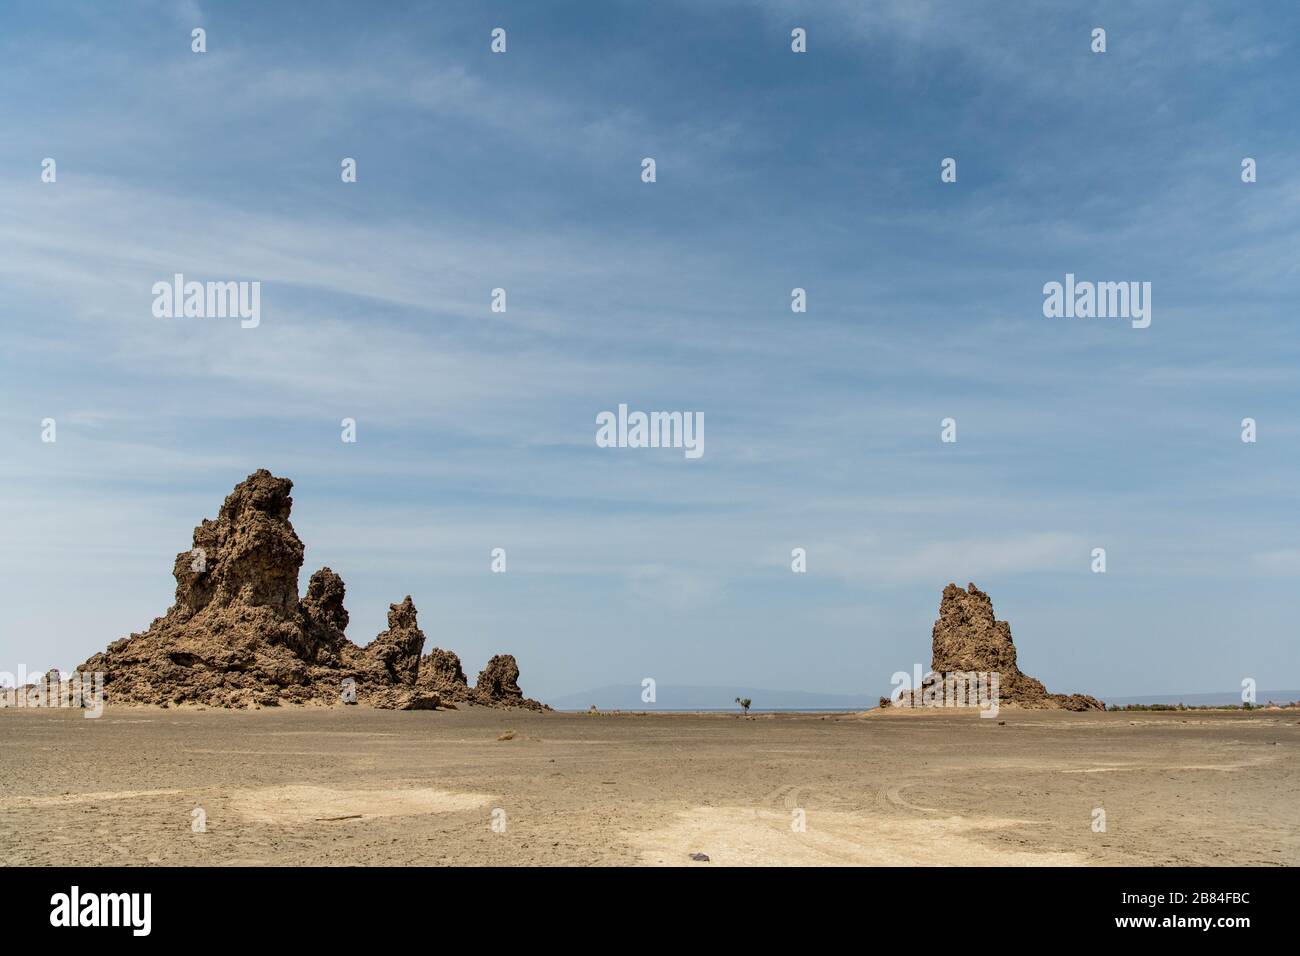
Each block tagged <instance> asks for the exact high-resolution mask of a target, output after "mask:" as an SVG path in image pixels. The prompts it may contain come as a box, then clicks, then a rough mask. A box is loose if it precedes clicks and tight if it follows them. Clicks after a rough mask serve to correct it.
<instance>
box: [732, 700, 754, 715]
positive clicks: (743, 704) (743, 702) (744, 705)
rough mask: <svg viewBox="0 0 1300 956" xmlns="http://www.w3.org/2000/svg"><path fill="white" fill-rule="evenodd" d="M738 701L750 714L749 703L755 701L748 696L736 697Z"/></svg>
mask: <svg viewBox="0 0 1300 956" xmlns="http://www.w3.org/2000/svg"><path fill="white" fill-rule="evenodd" d="M736 703H737V704H739V705H740V706H741V708H742V709H743V710H744V711H745V713H746V714H748V713H749V705H750V704H752V703H753V701H752V700H750V699H749V698H748V697H737V698H736Z"/></svg>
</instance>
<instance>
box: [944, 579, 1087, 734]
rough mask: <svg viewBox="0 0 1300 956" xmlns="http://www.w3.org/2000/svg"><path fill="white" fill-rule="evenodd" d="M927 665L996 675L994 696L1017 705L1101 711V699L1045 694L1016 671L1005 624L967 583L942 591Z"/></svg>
mask: <svg viewBox="0 0 1300 956" xmlns="http://www.w3.org/2000/svg"><path fill="white" fill-rule="evenodd" d="M930 669H931V670H932V671H934V672H935V673H936V674H948V673H952V672H955V671H962V672H964V671H975V672H981V673H994V672H995V673H997V674H998V675H999V684H1000V687H999V697H1000V698H1001V699H1002V700H1003V701H1009V702H1011V703H1015V704H1018V705H1020V706H1022V707H1031V708H1052V709H1063V710H1104V709H1105V707H1104V705H1103V704H1102V703H1101V701H1099V700H1097V699H1096V698H1095V697H1089V696H1088V695H1086V694H1049V693H1048V692H1047V688H1046V687H1044V686H1043V684H1042V682H1041V681H1038V680H1035V679H1034V678H1032V677H1030V676H1029V675H1028V674H1024V673H1022V672H1021V670H1020V668H1019V667H1018V666H1017V664H1016V646H1015V644H1013V643H1012V642H1011V625H1010V624H1008V623H1007V622H1006V621H999V620H997V619H996V618H995V617H994V614H993V601H992V600H991V599H990V598H989V596H988V595H987V594H985V593H984V592H983V591H981V590H980V589H979V588H977V587H976V586H975V585H974V584H970V585H968V586H967V587H966V589H965V590H962V589H961V588H960V587H958V586H957V585H956V584H949V585H948V586H947V587H945V588H944V589H943V597H942V598H941V599H940V602H939V619H938V620H937V621H935V622H934V630H933V631H932V632H931V662H930Z"/></svg>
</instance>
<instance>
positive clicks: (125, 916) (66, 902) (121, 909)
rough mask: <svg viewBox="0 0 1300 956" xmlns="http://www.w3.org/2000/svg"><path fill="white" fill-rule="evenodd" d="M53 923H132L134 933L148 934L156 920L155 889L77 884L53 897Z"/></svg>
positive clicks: (65, 924) (51, 918)
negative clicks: (90, 888) (97, 889)
mask: <svg viewBox="0 0 1300 956" xmlns="http://www.w3.org/2000/svg"><path fill="white" fill-rule="evenodd" d="M50 906H51V907H53V908H52V909H51V910H50V925H51V926H129V927H131V935H133V936H148V935H149V931H150V929H151V928H152V924H153V894H151V893H86V894H84V895H83V894H82V892H81V889H80V887H76V886H74V887H73V888H72V891H71V892H69V893H55V894H54V895H53V896H51V897H50Z"/></svg>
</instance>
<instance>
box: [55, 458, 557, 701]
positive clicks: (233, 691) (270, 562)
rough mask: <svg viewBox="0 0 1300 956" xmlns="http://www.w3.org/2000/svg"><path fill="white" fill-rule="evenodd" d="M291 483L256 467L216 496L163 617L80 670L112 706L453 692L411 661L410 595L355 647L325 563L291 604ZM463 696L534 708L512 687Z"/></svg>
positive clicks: (297, 545) (296, 559) (298, 563)
mask: <svg viewBox="0 0 1300 956" xmlns="http://www.w3.org/2000/svg"><path fill="white" fill-rule="evenodd" d="M292 489H293V482H292V481H290V480H289V479H288V478H277V477H276V476H274V475H272V474H271V473H270V472H269V471H266V470H265V469H259V470H258V471H255V472H253V474H251V475H249V476H248V477H247V478H246V479H245V480H243V481H241V482H240V483H239V484H238V485H236V486H235V488H234V490H233V491H232V492H231V493H230V494H229V495H227V496H226V500H225V501H224V502H223V503H222V505H221V510H220V511H219V512H218V514H217V518H216V519H215V520H209V519H204V520H203V522H202V523H201V524H200V525H199V526H198V527H197V528H195V529H194V539H193V540H194V544H193V547H192V548H191V549H190V550H188V551H183V552H181V553H180V554H178V555H177V556H176V561H175V564H174V566H173V571H172V573H173V575H174V576H175V578H176V601H175V603H174V604H173V605H172V607H171V608H170V609H169V610H168V611H167V613H166V615H164V616H163V617H160V618H156V619H155V620H154V622H153V623H152V624H151V625H150V626H149V628H148V629H147V630H145V631H143V632H141V633H138V634H132V635H131V636H130V637H125V638H122V639H121V640H119V641H114V642H113V643H112V644H110V645H109V646H108V648H107V649H106V650H105V651H103V652H101V653H99V654H96V655H94V656H93V657H91V658H90V659H89V660H88V661H86V663H85V664H83V665H82V666H81V667H80V668H79V670H82V671H91V672H93V671H102V672H103V673H104V686H105V696H106V698H107V700H108V701H109V702H110V703H142V704H167V705H172V704H184V703H201V704H207V705H209V706H218V707H241V706H274V705H277V704H280V703H319V704H340V703H344V702H347V698H348V697H349V696H350V695H349V694H348V692H347V688H349V687H351V688H355V698H356V700H357V701H358V702H360V703H363V704H369V705H371V706H375V707H384V708H396V709H429V708H432V707H436V706H438V705H439V704H440V703H443V704H450V703H452V702H453V701H454V700H455V699H456V698H455V694H452V695H450V696H449V697H448V698H447V699H445V700H444V699H443V698H442V697H441V696H440V694H439V691H438V688H437V687H436V686H432V684H431V683H430V682H428V681H426V682H421V681H420V676H421V668H422V666H428V667H429V668H430V669H431V670H432V671H433V672H434V674H435V676H436V674H437V673H439V671H438V669H437V666H435V664H433V663H428V664H427V665H426V664H425V663H424V662H423V661H422V659H421V657H420V655H421V653H422V651H423V649H424V632H423V631H421V630H420V628H419V625H418V623H417V621H416V614H417V612H416V608H415V604H414V602H413V601H412V600H411V598H410V596H409V595H408V596H407V597H406V599H405V600H403V601H401V602H400V603H397V604H393V605H392V606H391V607H390V609H389V612H388V629H387V630H385V631H383V632H382V633H381V634H379V636H378V637H376V638H375V640H374V641H373V642H371V643H370V644H369V645H368V646H366V647H364V648H361V647H358V646H357V645H355V644H353V643H352V642H351V641H349V640H348V638H347V637H346V635H345V633H344V632H345V631H346V629H347V626H348V612H347V609H346V608H345V607H344V606H343V598H344V594H345V588H344V585H343V579H342V578H341V577H339V575H338V574H336V573H335V572H334V571H332V570H331V569H329V568H321V569H320V570H319V571H316V572H315V573H314V574H312V576H311V578H310V580H309V582H308V585H307V594H306V596H305V597H303V598H302V599H301V600H299V597H298V575H299V572H300V571H301V570H302V563H303V544H302V541H301V540H300V539H299V538H298V535H297V533H296V532H295V531H294V529H293V525H292V524H291V523H290V522H289V513H290V511H291V510H292V508H293V498H292V497H291V496H290V491H291V490H292ZM438 653H439V654H450V652H445V651H440V652H438ZM451 657H452V658H453V659H455V661H456V671H459V668H460V662H459V659H458V658H455V655H454V654H452V655H451ZM510 660H511V662H512V663H513V658H511V659H510ZM425 661H427V659H425ZM516 673H517V669H516ZM461 680H462V681H463V680H464V677H463V673H462V675H461ZM435 683H436V682H435ZM462 699H464V700H466V701H467V702H471V703H482V704H486V705H489V706H521V707H529V708H531V709H535V710H541V709H544V705H542V704H539V703H537V702H536V701H533V700H528V699H526V698H524V697H523V695H522V693H521V694H519V695H518V697H517V698H516V697H513V696H503V697H500V698H491V697H488V696H487V695H477V694H476V695H473V696H470V697H466V698H462Z"/></svg>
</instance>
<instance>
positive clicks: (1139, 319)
mask: <svg viewBox="0 0 1300 956" xmlns="http://www.w3.org/2000/svg"><path fill="white" fill-rule="evenodd" d="M1043 315H1045V316H1047V318H1049V319H1060V318H1067V319H1094V318H1095V319H1132V320H1133V328H1135V329H1145V328H1146V327H1147V326H1149V325H1150V324H1151V283H1150V282H1075V281H1074V273H1073V272H1067V273H1066V274H1065V283H1064V285H1062V284H1061V283H1060V282H1048V283H1047V284H1046V285H1044V286H1043Z"/></svg>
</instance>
